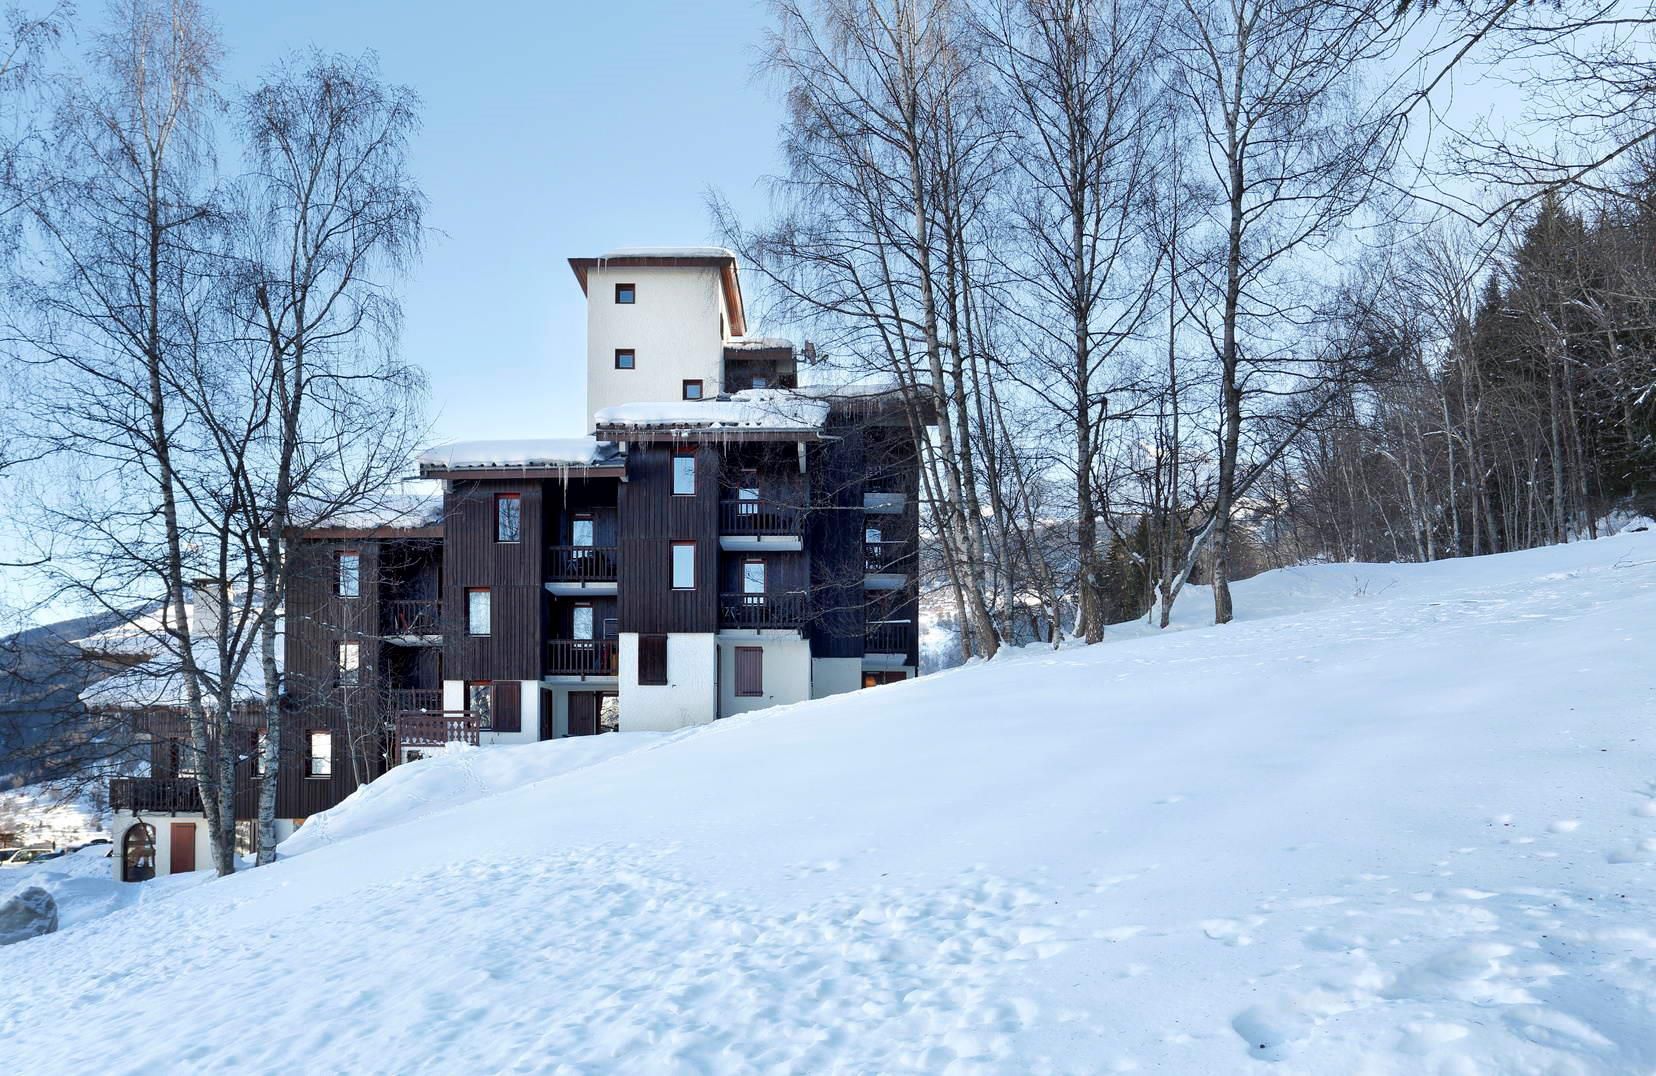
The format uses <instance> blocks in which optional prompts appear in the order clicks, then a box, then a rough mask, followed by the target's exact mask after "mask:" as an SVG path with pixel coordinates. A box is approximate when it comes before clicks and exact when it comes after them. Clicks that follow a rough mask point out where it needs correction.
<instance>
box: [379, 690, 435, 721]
mask: <svg viewBox="0 0 1656 1076" xmlns="http://www.w3.org/2000/svg"><path fill="white" fill-rule="evenodd" d="M442 709H443V693H442V691H440V690H439V689H437V688H404V687H394V688H388V689H387V690H386V692H385V712H386V713H388V714H413V713H432V714H434V713H438V712H440V711H441V710H442Z"/></svg>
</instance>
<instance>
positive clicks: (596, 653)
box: [546, 639, 619, 676]
mask: <svg viewBox="0 0 1656 1076" xmlns="http://www.w3.org/2000/svg"><path fill="white" fill-rule="evenodd" d="M618 667H619V665H618V663H617V659H616V644H615V640H614V639H552V640H550V641H549V642H548V643H547V644H546V675H548V676H614V675H615V672H616V669H617V668H618Z"/></svg>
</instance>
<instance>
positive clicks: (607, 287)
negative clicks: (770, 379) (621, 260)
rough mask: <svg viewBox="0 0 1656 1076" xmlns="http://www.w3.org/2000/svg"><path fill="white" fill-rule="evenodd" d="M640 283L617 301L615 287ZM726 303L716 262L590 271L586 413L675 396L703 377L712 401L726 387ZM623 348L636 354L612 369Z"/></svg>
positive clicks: (675, 398)
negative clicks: (626, 299) (624, 366)
mask: <svg viewBox="0 0 1656 1076" xmlns="http://www.w3.org/2000/svg"><path fill="white" fill-rule="evenodd" d="M618 283H625V284H633V285H635V286H636V289H637V290H636V291H635V293H634V294H635V300H634V301H633V302H632V303H617V302H616V301H615V285H616V284H618ZM729 324H730V317H729V313H728V311H726V310H725V307H724V289H723V287H722V286H721V283H720V272H719V270H718V269H717V268H714V267H711V266H709V267H680V268H640V267H625V266H623V267H618V268H608V267H605V266H594V267H593V268H592V269H591V270H589V271H588V273H587V415H588V418H589V419H590V417H591V416H592V415H594V414H596V413H597V412H598V411H600V410H602V409H603V408H606V407H612V406H615V405H618V404H624V403H640V402H652V401H658V400H678V399H682V398H683V389H684V382H685V381H687V380H699V381H701V382H702V393H703V396H704V397H705V398H707V399H712V398H713V397H715V396H717V395H718V394H719V392H720V391H721V390H722V387H721V385H720V377H721V375H722V372H723V369H724V339H725V338H724V335H722V334H721V327H723V333H728V332H729ZM618 348H626V349H630V350H631V351H632V352H633V355H634V367H633V369H631V370H617V369H616V368H615V352H616V349H618Z"/></svg>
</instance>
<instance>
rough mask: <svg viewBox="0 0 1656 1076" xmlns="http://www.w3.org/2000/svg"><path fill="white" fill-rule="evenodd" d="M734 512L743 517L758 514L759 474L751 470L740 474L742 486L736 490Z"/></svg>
mask: <svg viewBox="0 0 1656 1076" xmlns="http://www.w3.org/2000/svg"><path fill="white" fill-rule="evenodd" d="M736 512H737V514H739V515H744V516H756V515H758V514H759V472H758V471H756V470H754V469H752V468H748V469H747V470H744V471H743V472H742V484H741V485H740V486H738V487H737V488H736Z"/></svg>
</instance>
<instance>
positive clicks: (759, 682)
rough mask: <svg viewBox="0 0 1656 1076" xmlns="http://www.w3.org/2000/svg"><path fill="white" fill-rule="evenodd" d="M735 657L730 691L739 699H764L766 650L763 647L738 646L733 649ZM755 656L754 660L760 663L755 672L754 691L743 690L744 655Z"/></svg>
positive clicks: (732, 664) (731, 664) (732, 659)
mask: <svg viewBox="0 0 1656 1076" xmlns="http://www.w3.org/2000/svg"><path fill="white" fill-rule="evenodd" d="M731 649H732V651H733V654H734V656H733V657H732V658H731V661H730V666H731V668H730V689H731V693H732V694H733V695H735V697H736V698H738V699H762V698H764V697H765V648H764V647H762V646H737V647H732V648H731ZM743 654H752V655H755V656H754V658H753V660H754V661H756V662H757V663H758V668H757V669H756V670H755V672H756V674H757V675H756V676H755V677H754V680H755V683H754V689H753V690H752V691H743V690H742V655H743Z"/></svg>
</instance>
